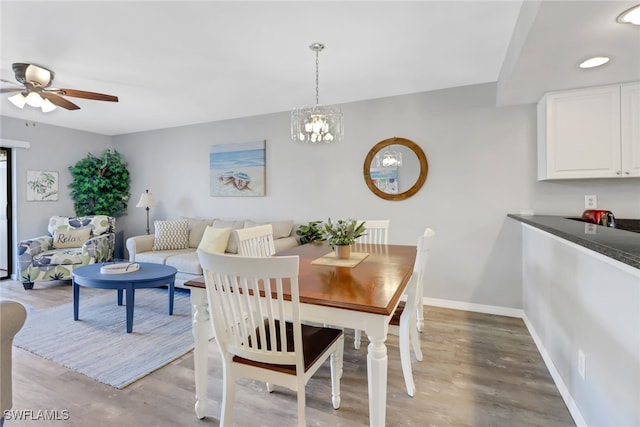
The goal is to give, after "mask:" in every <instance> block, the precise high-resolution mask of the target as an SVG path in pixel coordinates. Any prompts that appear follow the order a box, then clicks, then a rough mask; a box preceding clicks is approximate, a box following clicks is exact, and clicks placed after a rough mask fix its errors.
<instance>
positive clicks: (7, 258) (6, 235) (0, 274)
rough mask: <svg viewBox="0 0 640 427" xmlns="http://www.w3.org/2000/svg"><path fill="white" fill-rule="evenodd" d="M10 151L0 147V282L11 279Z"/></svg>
mask: <svg viewBox="0 0 640 427" xmlns="http://www.w3.org/2000/svg"><path fill="white" fill-rule="evenodd" d="M11 187H12V185H11V149H10V148H3V147H0V280H3V279H9V278H10V277H11V266H12V264H13V262H12V257H13V251H12V250H11V249H12V244H11V242H12V240H13V239H12V230H13V227H12V221H11V200H13V197H12V194H11Z"/></svg>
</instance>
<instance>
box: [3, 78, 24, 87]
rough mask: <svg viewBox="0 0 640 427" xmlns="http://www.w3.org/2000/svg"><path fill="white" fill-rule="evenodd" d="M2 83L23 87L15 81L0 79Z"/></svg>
mask: <svg viewBox="0 0 640 427" xmlns="http://www.w3.org/2000/svg"><path fill="white" fill-rule="evenodd" d="M0 82H2V83H9V84H10V85H13V86H21V85H19V84H18V83H16V82H14V81H13V80H5V79H0Z"/></svg>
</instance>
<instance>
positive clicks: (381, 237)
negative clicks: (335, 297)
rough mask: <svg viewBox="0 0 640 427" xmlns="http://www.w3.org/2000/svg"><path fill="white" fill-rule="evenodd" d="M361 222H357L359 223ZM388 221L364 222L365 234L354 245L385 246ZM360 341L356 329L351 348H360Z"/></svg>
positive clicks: (360, 334)
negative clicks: (372, 244) (371, 244)
mask: <svg viewBox="0 0 640 427" xmlns="http://www.w3.org/2000/svg"><path fill="white" fill-rule="evenodd" d="M360 222H361V221H358V223H360ZM390 222H391V221H390V220H388V219H376V220H371V219H368V220H364V228H365V229H366V232H365V234H363V235H362V236H360V237H358V238H357V239H356V243H374V244H378V245H386V244H387V242H388V240H389V236H388V234H389V223H390ZM361 341H362V331H361V330H359V329H356V330H355V332H354V336H353V347H354V348H355V349H356V350H357V349H359V348H360V342H361Z"/></svg>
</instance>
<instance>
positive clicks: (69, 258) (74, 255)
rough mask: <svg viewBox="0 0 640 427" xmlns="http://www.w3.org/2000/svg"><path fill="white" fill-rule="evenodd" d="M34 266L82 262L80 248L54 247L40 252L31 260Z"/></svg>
mask: <svg viewBox="0 0 640 427" xmlns="http://www.w3.org/2000/svg"><path fill="white" fill-rule="evenodd" d="M31 263H32V265H33V266H34V267H48V266H50V265H62V264H82V248H69V249H54V250H51V251H44V252H40V253H39V254H38V255H36V256H34V257H33V260H32V261H31Z"/></svg>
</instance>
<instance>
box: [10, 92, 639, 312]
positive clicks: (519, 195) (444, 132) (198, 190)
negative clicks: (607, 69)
mask: <svg viewBox="0 0 640 427" xmlns="http://www.w3.org/2000/svg"><path fill="white" fill-rule="evenodd" d="M220 102H224V101H220ZM342 108H343V111H344V116H345V118H344V121H345V134H346V138H345V140H344V142H342V143H339V144H332V145H306V144H296V143H293V142H292V141H291V140H290V137H289V128H290V123H289V121H290V117H289V113H288V112H283V113H278V114H270V115H264V116H257V117H248V118H242V119H237V120H228V121H221V122H209V123H202V124H195V125H191V126H184V127H179V128H171V129H163V130H156V131H151V132H141V133H135V134H129V135H120V136H115V137H113V138H112V142H113V146H114V147H115V148H116V149H117V150H118V151H119V152H121V153H122V154H123V156H124V158H125V159H126V160H127V161H128V162H129V170H130V172H131V193H132V195H133V196H132V200H131V203H130V205H129V211H128V214H127V215H125V216H122V217H119V218H118V224H117V227H118V229H119V230H124V232H125V238H126V237H129V236H132V235H136V234H143V233H144V232H145V228H146V216H145V212H144V210H143V209H137V208H135V204H136V202H137V200H138V197H139V195H140V193H141V192H142V191H144V190H145V189H147V188H148V189H149V191H151V192H152V193H153V194H154V196H155V198H156V199H157V201H158V202H159V205H158V206H157V207H155V208H153V209H152V210H151V220H152V221H153V219H167V218H177V217H179V216H181V215H193V216H195V215H201V216H213V217H220V218H238V217H240V218H252V219H256V220H261V219H285V218H292V219H294V220H295V221H296V222H298V223H300V222H306V221H310V220H316V219H317V220H326V219H327V218H328V217H332V218H338V217H347V216H351V217H357V218H364V219H377V218H389V219H390V220H391V229H390V242H391V243H397V244H415V241H416V239H417V236H418V235H419V234H420V233H421V232H422V230H423V229H424V227H426V226H429V227H432V228H433V229H434V230H435V231H436V233H437V235H436V241H435V246H434V249H433V251H432V257H431V263H430V266H431V268H430V270H429V274H428V275H427V280H428V282H429V283H428V285H427V288H426V290H425V296H426V297H431V298H437V299H444V300H455V301H461V302H468V303H474V304H483V305H493V306H501V307H510V308H521V307H522V289H521V288H522V286H521V284H522V278H521V267H520V266H521V263H522V258H521V245H520V238H521V236H520V232H519V227H518V225H517V224H516V223H515V222H514V221H507V220H506V214H507V213H512V212H516V213H517V212H519V211H520V210H522V209H533V210H535V211H536V212H537V213H550V214H562V215H579V214H580V213H581V212H582V211H583V209H584V195H585V194H597V195H598V203H599V205H600V206H602V207H607V208H609V209H611V210H612V211H613V212H614V213H615V214H616V215H617V216H619V217H635V218H640V190H639V189H640V180H637V179H628V180H600V181H598V180H585V181H573V182H561V183H549V182H537V181H536V146H535V145H536V111H535V106H534V105H522V106H514V107H503V108H496V107H495V85H494V84H485V85H476V86H469V87H462V88H454V89H448V90H442V91H435V92H426V93H418V94H411V95H404V96H396V97H391V98H384V99H378V100H370V101H363V102H356V103H350V104H345V105H343V106H342ZM3 123H4V122H3ZM45 129H46V128H45ZM58 129H59V128H58ZM13 130H14V131H15V132H11V135H5V132H6V131H5V129H4V127H3V129H2V134H3V137H5V138H13V139H26V140H29V138H26V137H25V135H24V134H25V133H29V132H31V131H33V130H35V131H36V132H39V131H40V130H41V128H40V127H36V128H35V129H33V130H32V129H30V128H26V129H25V126H24V123H22V122H19V123H16V124H15V128H13ZM58 131H59V130H57V132H58ZM72 133H73V135H74V136H73V137H72V141H74V143H72V144H70V145H71V146H74V147H75V148H74V150H72V152H75V153H76V155H75V156H70V155H67V158H68V159H67V160H65V162H64V164H65V166H64V167H59V169H60V170H66V166H68V165H71V164H73V163H75V161H77V159H79V158H80V157H81V156H82V155H83V154H86V152H88V151H91V150H92V149H94V148H93V147H94V146H95V145H98V146H99V145H101V144H102V143H108V137H104V139H100V138H99V137H95V138H94V137H92V138H86V141H83V142H82V144H88V146H87V147H86V148H84V146H83V148H82V149H80V148H78V146H76V145H74V144H78V143H79V142H80V141H81V140H82V138H81V137H80V136H81V135H83V133H81V132H75V131H69V134H72ZM393 136H397V137H404V138H408V139H410V140H413V141H414V142H415V143H417V144H418V145H419V146H420V147H422V149H423V150H424V152H425V154H426V155H427V158H428V161H429V175H428V177H427V181H426V183H425V185H424V187H423V188H422V190H420V191H419V192H418V193H417V194H416V195H415V196H413V197H412V198H410V199H407V200H405V201H399V202H392V201H385V200H382V199H380V198H378V197H377V196H375V195H374V194H373V193H371V192H370V191H369V189H368V188H367V186H366V184H365V182H364V179H363V175H362V167H363V162H364V159H365V157H366V155H367V153H368V151H369V149H370V148H371V147H372V146H373V145H375V144H376V143H377V142H379V141H381V140H383V139H387V138H390V137H393ZM56 138H59V137H56ZM261 139H265V140H266V141H267V159H266V161H267V166H266V169H267V172H266V174H267V179H266V192H267V195H266V196H265V197H259V198H220V197H210V196H209V170H208V156H209V146H210V145H211V144H214V143H233V142H246V141H255V140H261ZM56 141H59V143H62V140H61V139H56ZM92 144H95V145H92ZM54 145H55V144H54ZM67 152H69V151H68V148H67ZM19 154H20V156H21V157H20V158H19V160H18V163H19V167H20V169H19V175H20V179H21V180H22V181H21V183H20V185H19V188H23V187H24V174H25V172H24V171H25V170H26V169H31V168H36V166H38V167H43V168H44V166H41V165H35V164H33V163H35V162H40V163H44V164H46V163H47V162H49V161H52V159H51V158H52V152H51V151H49V150H48V149H47V147H46V146H45V145H44V140H42V139H41V140H40V142H39V143H38V145H37V146H33V145H32V149H31V150H30V151H29V152H28V156H29V157H26V154H27V153H19ZM31 156H33V157H31ZM71 157H73V159H71ZM36 159H38V160H36ZM24 163H28V165H26V166H25V164H24ZM61 175H63V174H61ZM68 178H70V176H68ZM61 185H62V184H61ZM61 188H62V186H61ZM21 197H22V198H24V194H21ZM67 197H68V194H67ZM22 200H24V199H22ZM29 203H33V202H29ZM41 204H42V202H41ZM28 208H29V205H28V204H25V203H24V202H21V203H19V205H18V209H19V210H22V209H28ZM60 210H62V209H57V213H59V212H58V211H60ZM69 210H70V209H69ZM36 214H37V215H39V216H40V217H45V221H46V216H47V215H46V213H45V212H37V213H36V212H30V213H29V216H30V219H31V220H35V218H33V215H36ZM36 222H38V223H42V219H41V218H40V219H38V220H37V221H36ZM25 227H27V226H26V225H25ZM21 236H25V237H26V235H25V234H24V233H21Z"/></svg>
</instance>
